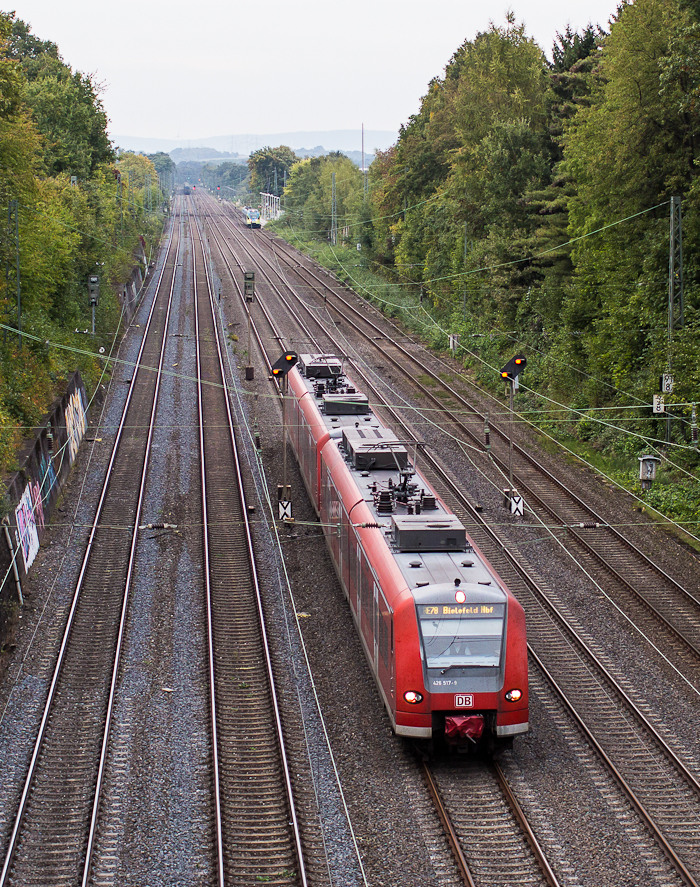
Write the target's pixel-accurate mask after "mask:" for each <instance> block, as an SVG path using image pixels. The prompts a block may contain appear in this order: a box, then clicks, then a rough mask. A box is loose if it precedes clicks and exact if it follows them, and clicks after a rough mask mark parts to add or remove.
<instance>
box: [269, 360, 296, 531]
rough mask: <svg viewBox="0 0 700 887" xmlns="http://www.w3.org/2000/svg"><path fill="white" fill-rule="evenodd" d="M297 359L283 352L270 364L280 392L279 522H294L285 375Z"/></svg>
mask: <svg viewBox="0 0 700 887" xmlns="http://www.w3.org/2000/svg"><path fill="white" fill-rule="evenodd" d="M298 359H299V357H298V355H297V353H296V351H285V352H284V354H282V355H281V356H280V357H278V358H277V360H276V361H275V362H274V363H273V364H272V378H273V379H279V380H280V382H281V385H280V390H281V392H282V436H283V441H282V483H281V484H280V485H278V487H277V500H278V501H277V508H278V509H279V511H278V513H279V519H280V520H294V518H293V517H292V501H291V497H290V487H289V485H288V484H287V373H288V372H289V371H290V370H291V368H292V367H293V366H294V365H295V364H296V362H297V360H298Z"/></svg>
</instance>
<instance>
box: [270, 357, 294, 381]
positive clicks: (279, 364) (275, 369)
mask: <svg viewBox="0 0 700 887" xmlns="http://www.w3.org/2000/svg"><path fill="white" fill-rule="evenodd" d="M297 360H298V357H297V353H296V351H285V352H284V354H283V355H282V356H281V357H278V358H277V360H276V361H275V362H274V363H273V364H272V376H273V378H275V379H280V378H284V377H285V376H286V375H287V373H288V372H289V371H290V370H291V368H292V367H293V366H294V365H295V363H296V362H297Z"/></svg>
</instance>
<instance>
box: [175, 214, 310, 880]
mask: <svg viewBox="0 0 700 887" xmlns="http://www.w3.org/2000/svg"><path fill="white" fill-rule="evenodd" d="M192 238H193V242H194V243H195V268H194V279H193V284H194V285H193V289H194V303H195V304H194V309H195V317H196V341H197V343H198V354H197V366H198V392H199V415H200V447H201V466H202V469H201V470H202V474H201V486H202V523H203V536H204V538H203V547H204V553H205V565H206V568H205V579H206V594H207V612H208V633H209V637H210V647H209V671H210V678H211V686H212V693H211V701H210V704H211V711H212V727H211V729H212V733H213V735H214V736H215V737H216V741H215V743H214V748H215V749H216V766H215V768H214V781H215V793H216V795H217V797H218V798H220V815H219V817H218V823H217V826H218V829H219V830H220V833H221V840H220V843H221V859H220V876H219V883H220V884H221V885H222V887H223V885H224V884H242V885H244V884H245V885H249V884H251V883H252V882H254V881H256V880H257V881H260V882H274V883H276V884H290V885H297V884H306V883H307V881H306V873H305V866H304V859H303V852H302V844H301V834H300V829H299V824H298V821H297V815H296V810H295V805H294V798H293V791H292V783H291V774H290V770H289V765H288V763H287V758H286V754H285V742H284V736H283V732H282V723H281V715H280V710H279V705H278V702H277V698H276V693H275V686H274V679H273V674H272V662H271V658H270V651H269V646H268V641H267V635H266V631H265V622H264V614H263V610H262V601H261V597H260V588H259V583H258V579H257V575H256V570H255V559H254V553H253V542H252V538H251V530H250V526H249V523H248V510H247V505H246V500H245V494H244V492H243V482H242V476H241V467H240V464H239V459H238V448H237V444H236V439H235V434H234V428H233V419H232V416H231V412H230V405H229V401H228V397H227V394H226V383H225V381H226V376H225V370H224V365H223V356H222V351H223V348H222V343H221V339H220V331H219V329H218V327H217V325H216V324H215V320H214V318H215V309H214V294H213V287H212V283H211V279H210V276H209V272H208V268H207V263H206V260H205V254H204V246H203V238H202V234H201V232H200V231H199V230H198V229H195V228H194V227H193V228H192Z"/></svg>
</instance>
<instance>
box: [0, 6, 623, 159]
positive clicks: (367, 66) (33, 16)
mask: <svg viewBox="0 0 700 887" xmlns="http://www.w3.org/2000/svg"><path fill="white" fill-rule="evenodd" d="M7 4H8V0H5V2H4V3H0V6H1V8H3V10H4V11H12V10H13V9H14V11H15V12H16V13H17V17H18V18H20V19H22V20H24V21H25V22H27V23H28V24H29V25H30V27H31V30H32V32H33V33H34V34H35V35H36V36H37V37H40V38H41V39H44V40H52V41H53V42H54V43H57V44H58V48H59V52H60V53H61V55H62V57H63V60H64V61H65V62H66V63H67V64H69V65H71V67H72V68H73V69H75V70H78V71H82V72H84V73H88V74H93V75H94V77H95V80H96V81H97V82H98V83H100V84H102V87H103V92H102V96H101V97H102V101H103V104H104V107H105V110H106V111H107V115H108V117H109V119H110V133H111V135H112V137H113V138H114V137H118V136H120V135H121V136H140V137H154V138H167V139H171V138H172V139H187V140H192V141H194V142H196V140H197V138H198V137H199V138H203V137H210V136H215V135H228V134H233V133H279V132H298V131H300V130H322V131H323V130H330V129H355V128H357V129H358V130H359V129H360V127H361V125H362V124H363V123H364V125H365V129H367V130H369V129H376V130H398V127H399V126H400V124H402V123H405V122H406V121H407V120H408V118H409V116H410V115H411V114H413V113H415V112H416V111H417V110H418V108H419V103H420V99H421V96H423V95H424V94H425V92H426V88H427V85H428V83H429V81H430V80H431V79H432V78H433V77H436V76H437V77H440V76H442V74H443V72H444V68H445V65H446V64H447V63H448V61H449V59H450V57H451V56H452V54H453V53H454V52H455V50H456V49H457V48H458V47H459V46H460V45H461V44H462V43H463V42H464V40H466V39H473V38H474V37H475V36H476V34H477V33H478V32H479V31H483V30H485V29H486V28H488V26H489V22H491V21H493V22H494V23H495V24H497V25H503V24H505V15H506V11H507V10H508V9H509V8H511V9H512V10H513V12H514V13H515V16H516V19H517V21H519V22H521V21H522V22H524V23H525V26H526V29H527V33H528V34H529V35H530V36H532V37H534V38H535V39H536V40H537V42H538V43H539V44H540V46H542V48H543V49H544V50H545V52H546V53H547V55H548V56H551V47H552V43H553V42H554V39H555V35H556V33H557V32H563V31H564V30H565V29H566V26H567V24H569V25H571V27H572V28H573V29H574V30H580V29H582V28H584V27H585V26H586V25H587V24H588V23H589V22H592V23H593V24H601V25H603V26H607V23H608V20H609V18H610V16H611V15H612V14H613V13H614V12H615V10H616V9H617V6H618V2H617V0H558V2H556V0H555V2H552V0H517V2H515V0H514V2H512V3H507V2H501V0H496V2H491V3H486V2H483V0H481V2H476V0H432V2H426V0H373V2H369V3H342V4H341V3H338V2H334V0H301V2H299V3H291V2H282V0H239V2H233V3H232V2H226V0H221V2H220V0H196V2H187V3H186V2H184V0H119V2H117V3H108V2H105V0H12V5H7Z"/></svg>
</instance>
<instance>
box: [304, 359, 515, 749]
mask: <svg viewBox="0 0 700 887" xmlns="http://www.w3.org/2000/svg"><path fill="white" fill-rule="evenodd" d="M287 379H288V392H287V396H288V401H287V404H288V409H287V417H288V425H289V429H290V439H291V441H292V446H293V449H294V451H295V454H296V456H297V459H298V461H299V466H300V469H301V473H302V475H303V477H304V482H305V484H306V488H307V490H308V493H309V495H310V497H311V499H312V501H313V503H314V507H315V509H316V511H317V513H318V515H319V518H320V520H321V522H322V525H323V528H324V532H325V537H326V541H327V543H328V547H329V549H330V552H331V556H332V558H333V563H334V565H335V568H336V571H337V573H338V577H339V579H340V582H341V585H342V587H343V590H344V592H345V595H346V597H347V599H348V602H349V604H350V607H351V610H352V613H353V617H354V620H355V623H356V626H357V630H358V633H359V636H360V639H361V641H362V645H363V647H364V650H365V654H366V656H367V659H368V661H369V664H370V667H371V669H372V672H373V674H374V677H375V679H376V682H377V686H378V688H379V692H380V694H381V697H382V700H383V702H384V705H385V707H386V710H387V712H388V713H389V717H390V718H391V725H392V727H393V729H394V731H395V732H396V733H397V734H399V735H400V736H406V737H412V738H415V739H426V740H430V739H433V740H438V741H440V740H444V741H445V742H446V743H447V744H448V745H451V746H456V747H458V748H460V749H466V748H474V747H480V748H485V749H488V750H492V749H495V748H497V747H499V746H503V745H509V744H510V743H512V739H513V737H514V736H515V735H516V734H518V733H525V732H527V730H528V676H527V646H526V640H525V618H524V614H523V610H522V607H521V606H520V604H519V603H518V601H517V600H516V599H515V598H514V597H513V595H512V594H511V593H510V592H509V591H508V589H507V588H506V587H505V585H504V584H503V582H502V580H501V579H500V578H499V577H498V575H497V574H496V573H495V572H494V570H493V568H492V567H491V566H490V565H489V563H488V562H487V561H486V560H485V558H484V557H483V556H482V555H481V554H480V553H479V551H478V550H477V549H476V548H475V546H474V544H473V543H472V542H471V540H470V539H469V537H468V536H467V533H466V530H465V528H464V526H463V525H462V523H461V522H460V521H459V519H458V518H457V517H456V516H455V515H454V514H452V513H451V512H450V511H449V510H448V509H447V508H446V506H445V505H444V503H443V502H442V501H441V500H440V498H439V497H438V496H437V494H436V493H435V491H434V490H433V489H432V488H431V487H430V485H429V483H428V482H427V480H426V479H425V478H424V477H423V476H422V475H421V474H420V473H419V471H418V470H417V469H416V467H415V464H413V463H412V462H411V460H410V458H409V449H410V447H409V446H407V445H406V444H405V443H404V442H402V441H400V440H399V439H397V437H396V436H395V435H394V434H393V433H392V432H391V431H390V430H389V429H388V428H386V427H385V426H383V425H382V424H381V422H380V421H379V420H378V418H377V416H376V415H375V414H374V413H373V412H372V411H371V409H370V405H369V402H368V399H367V397H366V395H364V394H361V393H359V392H358V391H357V390H356V389H355V387H354V386H353V385H352V384H351V383H350V381H349V380H348V379H347V378H346V377H345V375H344V373H343V367H342V364H341V361H340V360H339V359H338V358H336V357H334V356H332V355H325V354H321V355H310V354H302V355H300V357H299V364H298V366H297V367H295V368H293V369H292V370H291V371H290V372H289V374H288V376H287ZM290 404H291V406H289V405H290ZM414 462H415V459H414Z"/></svg>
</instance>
